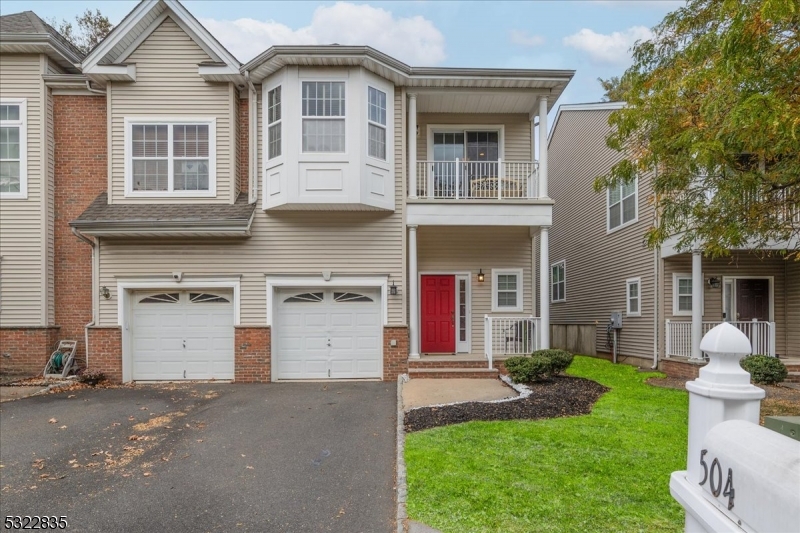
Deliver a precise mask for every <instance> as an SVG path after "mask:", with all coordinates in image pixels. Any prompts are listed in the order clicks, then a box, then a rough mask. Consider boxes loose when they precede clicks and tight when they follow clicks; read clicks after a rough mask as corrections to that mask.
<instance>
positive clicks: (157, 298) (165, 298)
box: [139, 292, 181, 304]
mask: <svg viewBox="0 0 800 533" xmlns="http://www.w3.org/2000/svg"><path fill="white" fill-rule="evenodd" d="M180 296H181V295H180V293H177V292H170V293H164V294H151V295H150V296H145V297H144V298H142V299H141V300H139V303H140V304H175V303H178V300H180Z"/></svg>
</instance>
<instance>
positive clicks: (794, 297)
mask: <svg viewBox="0 0 800 533" xmlns="http://www.w3.org/2000/svg"><path fill="white" fill-rule="evenodd" d="M785 267H786V330H785V331H786V333H785V337H786V355H787V357H800V261H788V262H787V263H786V265H785Z"/></svg>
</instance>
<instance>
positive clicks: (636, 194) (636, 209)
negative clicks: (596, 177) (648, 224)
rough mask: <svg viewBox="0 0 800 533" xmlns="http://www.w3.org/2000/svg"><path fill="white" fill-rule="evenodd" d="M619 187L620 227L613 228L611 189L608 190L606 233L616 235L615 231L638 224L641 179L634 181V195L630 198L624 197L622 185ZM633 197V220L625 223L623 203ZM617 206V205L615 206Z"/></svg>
mask: <svg viewBox="0 0 800 533" xmlns="http://www.w3.org/2000/svg"><path fill="white" fill-rule="evenodd" d="M618 187H619V188H620V191H619V216H620V225H619V226H614V227H613V228H612V227H611V188H610V187H607V188H606V233H614V232H615V231H618V230H621V229H622V228H625V227H628V226H630V225H631V224H636V223H637V222H638V221H639V177H638V176H637V177H636V178H634V179H633V194H632V195H628V196H622V184H619V185H618ZM631 196H633V197H634V201H633V206H634V208H633V209H634V212H633V218H632V219H630V220H629V221H627V222H623V221H622V218H623V209H622V202H623V200H625V198H630V197H631ZM615 205H616V204H615Z"/></svg>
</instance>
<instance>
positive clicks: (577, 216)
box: [543, 110, 655, 358]
mask: <svg viewBox="0 0 800 533" xmlns="http://www.w3.org/2000/svg"><path fill="white" fill-rule="evenodd" d="M610 113H611V111H609V110H591V111H577V110H576V111H562V113H561V116H560V118H559V122H558V124H557V128H556V130H555V131H554V133H553V137H552V139H551V141H550V147H549V151H548V155H549V178H550V179H549V182H550V183H549V193H550V196H551V197H552V198H553V200H554V201H555V206H554V207H553V226H552V228H551V229H550V262H551V263H555V262H557V261H561V260H565V261H566V302H560V303H551V304H550V320H551V322H552V323H553V324H595V325H596V327H597V330H596V331H597V336H596V344H597V350H598V351H601V352H608V351H610V350H609V349H608V348H607V347H606V325H607V324H608V320H609V318H610V316H611V313H612V312H613V311H621V312H622V313H623V316H622V331H621V332H620V336H619V343H620V350H619V353H620V354H621V355H628V356H637V357H644V358H652V356H653V350H654V347H653V342H654V320H655V317H654V315H655V304H654V291H655V277H654V273H653V270H654V265H655V259H654V255H653V252H652V251H650V250H648V249H647V247H646V246H645V245H644V244H643V237H644V233H645V231H647V228H648V227H649V224H650V221H651V220H652V216H653V214H652V213H653V212H652V208H651V206H650V204H649V202H648V197H649V196H650V195H651V190H652V189H651V186H650V181H649V176H644V177H640V178H639V189H638V190H639V193H638V209H639V212H638V222H636V223H633V224H631V225H628V226H626V227H624V228H620V229H617V230H616V231H614V232H611V233H609V232H608V231H607V221H606V211H607V206H606V193H605V192H602V193H596V192H594V189H593V187H592V185H593V181H594V178H595V177H596V176H597V175H599V174H602V173H604V172H606V171H608V169H610V167H611V165H613V164H614V163H615V162H616V161H618V160H619V159H620V154H619V153H617V152H615V151H613V150H611V149H609V148H608V147H607V146H606V144H605V136H606V134H607V133H608V116H609V114H610ZM636 277H639V278H641V286H640V289H641V290H640V309H641V316H640V317H633V316H630V317H629V316H627V314H626V308H627V301H626V288H627V287H626V280H627V279H629V278H636ZM549 288H550V286H549V284H548V290H549ZM543 296H544V297H545V298H548V299H549V297H550V295H549V294H545V295H543Z"/></svg>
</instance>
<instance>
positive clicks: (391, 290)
mask: <svg viewBox="0 0 800 533" xmlns="http://www.w3.org/2000/svg"><path fill="white" fill-rule="evenodd" d="M389 294H391V295H392V296H397V285H395V284H394V280H392V285H391V286H390V287H389Z"/></svg>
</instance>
